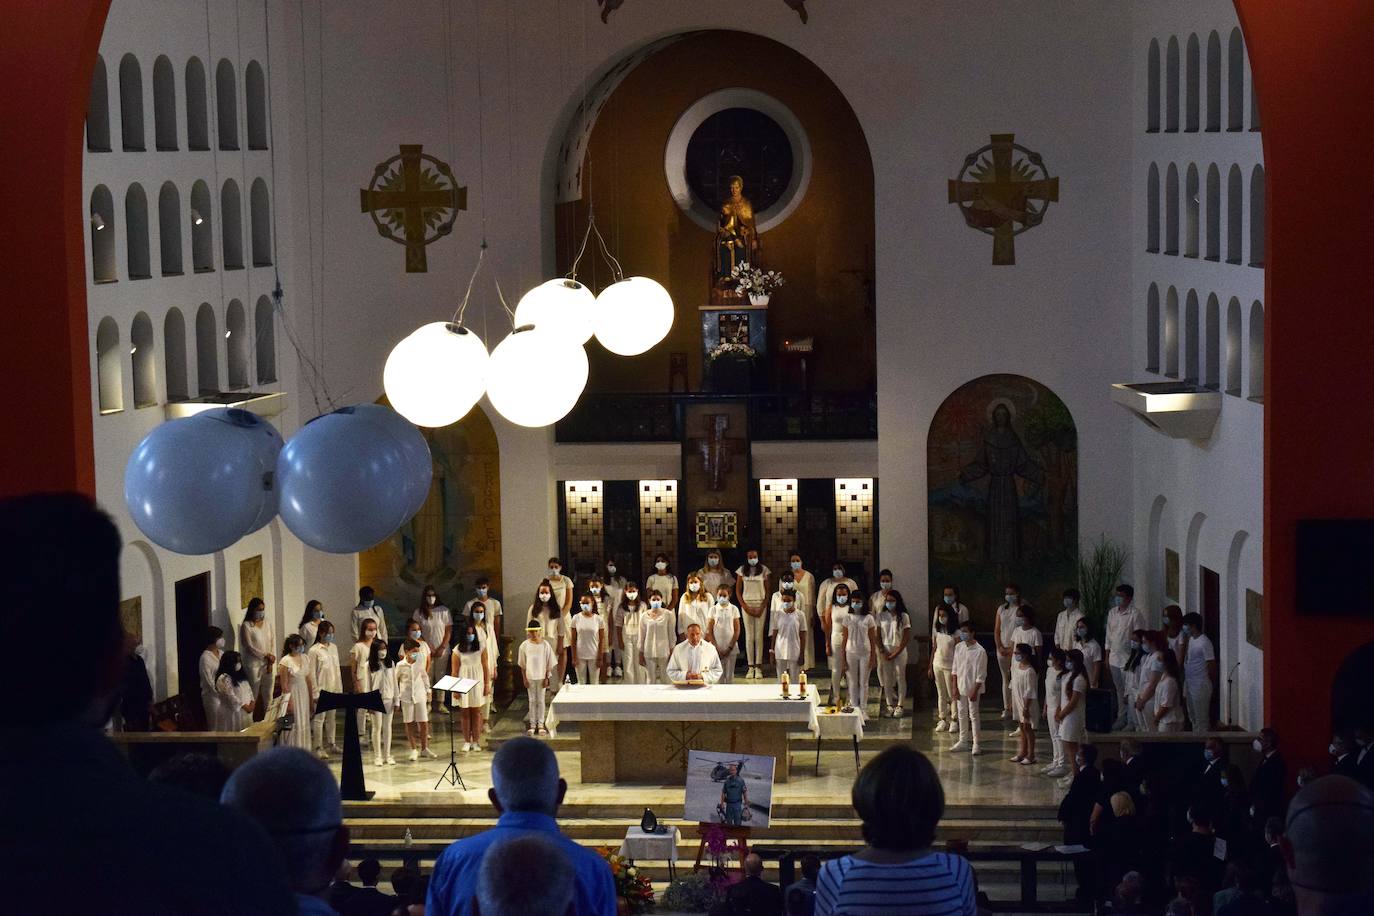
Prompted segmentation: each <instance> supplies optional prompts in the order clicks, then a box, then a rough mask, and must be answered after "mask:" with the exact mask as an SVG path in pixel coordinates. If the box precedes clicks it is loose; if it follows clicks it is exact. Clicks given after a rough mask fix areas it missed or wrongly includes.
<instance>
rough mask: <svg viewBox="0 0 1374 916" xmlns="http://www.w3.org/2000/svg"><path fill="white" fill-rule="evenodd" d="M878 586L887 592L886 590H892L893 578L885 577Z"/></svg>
mask: <svg viewBox="0 0 1374 916" xmlns="http://www.w3.org/2000/svg"><path fill="white" fill-rule="evenodd" d="M878 587H879V588H881V589H882V590H883V591H885V592H886V591H891V590H892V580H891V579H884V580H883V581H881V582H879V583H878Z"/></svg>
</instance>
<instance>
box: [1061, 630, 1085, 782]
mask: <svg viewBox="0 0 1374 916" xmlns="http://www.w3.org/2000/svg"><path fill="white" fill-rule="evenodd" d="M1084 668H1085V665H1084V663H1083V653H1082V652H1080V651H1078V650H1077V649H1074V650H1072V651H1071V652H1069V653H1068V664H1067V665H1066V666H1065V672H1066V673H1065V675H1064V681H1063V684H1062V685H1061V686H1060V691H1059V711H1058V712H1056V713H1055V714H1054V718H1055V721H1057V722H1058V723H1059V740H1060V742H1062V743H1063V745H1064V757H1065V759H1068V760H1072V759H1074V757H1075V755H1076V754H1078V751H1079V746H1080V745H1081V744H1082V743H1083V735H1084V725H1085V722H1086V718H1087V705H1088V678H1087V675H1085V674H1084V673H1083V671H1084Z"/></svg>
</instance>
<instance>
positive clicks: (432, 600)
mask: <svg viewBox="0 0 1374 916" xmlns="http://www.w3.org/2000/svg"><path fill="white" fill-rule="evenodd" d="M438 601H439V599H438V597H437V596H435V595H425V604H430V605H433V604H437V603H438Z"/></svg>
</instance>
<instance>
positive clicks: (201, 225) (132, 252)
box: [90, 178, 272, 283]
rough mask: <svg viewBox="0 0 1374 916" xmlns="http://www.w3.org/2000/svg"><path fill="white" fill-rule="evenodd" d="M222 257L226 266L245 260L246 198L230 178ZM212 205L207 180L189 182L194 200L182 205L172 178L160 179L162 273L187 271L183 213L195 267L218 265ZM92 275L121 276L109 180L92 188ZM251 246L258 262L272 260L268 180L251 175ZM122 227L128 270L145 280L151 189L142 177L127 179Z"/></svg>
mask: <svg viewBox="0 0 1374 916" xmlns="http://www.w3.org/2000/svg"><path fill="white" fill-rule="evenodd" d="M219 207H220V241H221V246H220V247H221V263H222V264H223V266H224V269H225V270H240V269H242V268H243V267H244V266H245V260H244V248H243V243H244V237H243V201H242V196H241V195H240V193H239V185H238V182H236V181H235V180H234V179H232V178H229V179H226V180H225V182H224V184H223V185H222V186H221V187H220V193H219ZM214 214H215V211H214V205H213V202H212V200H211V197H210V187H209V185H207V184H206V183H205V182H204V181H197V182H195V184H193V185H191V199H190V205H189V207H188V208H187V209H185V210H183V208H182V203H181V191H180V190H179V189H178V188H177V186H176V185H175V184H173V183H172V182H170V181H165V182H163V183H162V188H161V189H160V190H159V191H158V195H157V248H158V253H159V255H160V261H159V269H160V270H161V273H162V276H164V277H174V276H179V275H181V274H183V273H185V262H184V259H183V251H184V249H185V241H186V240H185V238H184V237H183V235H182V228H181V227H182V217H183V215H184V216H185V218H186V223H187V225H189V226H190V231H191V268H192V270H193V271H195V272H196V273H205V272H207V271H212V270H214V269H215V259H214ZM90 220H91V277H92V278H93V279H94V281H95V282H96V283H112V282H114V281H115V280H118V279H119V276H118V268H117V261H118V255H117V253H116V244H115V242H116V238H115V237H116V231H115V222H116V220H115V209H114V197H113V195H111V193H110V189H109V188H107V187H105V185H103V184H102V185H96V186H95V189H94V190H93V191H92V192H91V212H90ZM248 224H249V250H248V255H249V256H250V257H251V258H252V261H251V263H252V266H254V267H270V266H271V264H272V201H271V197H270V193H269V191H268V188H267V182H266V181H264V180H263V179H261V178H255V179H253V183H252V185H250V186H249V190H248ZM124 227H125V228H124V231H125V233H126V235H127V239H126V246H125V249H126V255H127V257H126V260H127V266H128V271H127V276H128V278H129V279H131V280H146V279H148V278H149V277H151V276H152V275H153V271H152V256H151V253H150V241H149V239H150V234H151V233H150V228H149V217H148V195H147V194H146V193H144V190H143V186H142V185H141V184H139V183H138V182H134V183H133V184H131V185H129V187H128V190H126V191H125V193H124Z"/></svg>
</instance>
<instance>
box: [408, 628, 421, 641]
mask: <svg viewBox="0 0 1374 916" xmlns="http://www.w3.org/2000/svg"><path fill="white" fill-rule="evenodd" d="M410 638H411V639H413V640H415V641H416V642H419V641H420V631H419V630H411V631H410Z"/></svg>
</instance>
